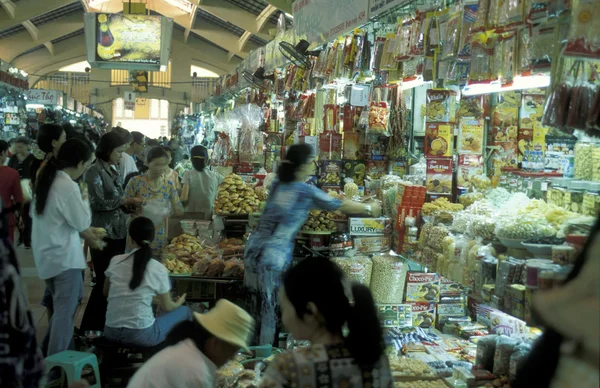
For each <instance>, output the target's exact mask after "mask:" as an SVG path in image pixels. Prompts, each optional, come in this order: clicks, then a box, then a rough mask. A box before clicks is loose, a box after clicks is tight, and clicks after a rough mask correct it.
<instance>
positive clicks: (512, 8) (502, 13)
mask: <svg viewBox="0 0 600 388" xmlns="http://www.w3.org/2000/svg"><path fill="white" fill-rule="evenodd" d="M499 3H500V6H499V9H498V27H500V28H508V27H515V26H517V25H520V24H522V23H523V22H524V21H525V3H526V2H525V1H524V0H504V1H499Z"/></svg>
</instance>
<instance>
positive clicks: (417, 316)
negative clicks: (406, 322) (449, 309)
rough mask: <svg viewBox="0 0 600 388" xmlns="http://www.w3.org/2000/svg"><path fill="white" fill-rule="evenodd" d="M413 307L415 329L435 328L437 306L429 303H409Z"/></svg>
mask: <svg viewBox="0 0 600 388" xmlns="http://www.w3.org/2000/svg"><path fill="white" fill-rule="evenodd" d="M408 304H410V305H411V306H412V324H413V326H414V327H421V328H424V329H426V328H430V327H435V317H436V310H437V309H436V304H435V303H433V302H432V303H428V302H409V303H408Z"/></svg>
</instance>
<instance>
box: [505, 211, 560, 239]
mask: <svg viewBox="0 0 600 388" xmlns="http://www.w3.org/2000/svg"><path fill="white" fill-rule="evenodd" d="M554 235H556V230H555V229H554V227H553V226H552V225H551V224H550V223H549V222H548V221H547V220H546V218H545V217H543V216H535V215H532V214H528V215H527V216H523V215H512V216H507V217H503V218H500V219H499V220H498V223H497V225H496V236H497V237H499V238H505V239H514V240H527V239H530V238H540V237H551V236H554Z"/></svg>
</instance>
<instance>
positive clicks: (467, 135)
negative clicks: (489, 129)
mask: <svg viewBox="0 0 600 388" xmlns="http://www.w3.org/2000/svg"><path fill="white" fill-rule="evenodd" d="M483 136H484V123H483V120H482V119H474V118H462V119H460V120H459V130H458V145H457V149H458V153H460V154H481V153H483Z"/></svg>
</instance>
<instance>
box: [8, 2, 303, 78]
mask: <svg viewBox="0 0 600 388" xmlns="http://www.w3.org/2000/svg"><path fill="white" fill-rule="evenodd" d="M135 2H139V1H135ZM143 2H144V3H146V8H147V9H148V10H149V11H150V12H151V13H154V14H161V15H164V16H167V17H170V18H173V20H174V23H175V28H174V31H173V45H185V47H184V48H185V50H186V51H189V52H190V53H191V54H192V61H193V62H194V64H197V65H198V66H202V67H205V68H207V69H209V70H211V71H214V72H216V73H218V74H224V73H226V72H228V71H230V70H231V69H232V68H233V67H235V66H236V65H237V64H238V63H239V62H240V61H241V60H242V59H243V58H245V57H247V56H248V54H249V53H250V51H251V50H253V49H255V48H257V47H260V46H262V45H264V44H266V43H267V42H268V41H269V40H270V39H271V36H270V34H269V29H272V28H275V26H276V23H277V18H278V17H279V15H280V14H281V13H282V12H286V13H290V12H291V4H292V0H146V1H143ZM0 4H1V7H0V58H2V59H3V60H5V61H7V62H11V63H12V64H13V65H14V66H16V67H17V68H19V69H23V70H25V71H27V72H28V73H30V74H37V75H38V76H39V75H43V74H48V73H51V72H54V71H57V70H58V69H59V68H61V67H63V66H67V65H70V64H72V63H77V62H80V61H82V60H85V39H84V33H83V13H84V12H121V11H122V10H123V0H1V1H0ZM287 22H288V23H289V24H291V20H290V19H287ZM173 52H175V51H173ZM175 60H176V58H175Z"/></svg>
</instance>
